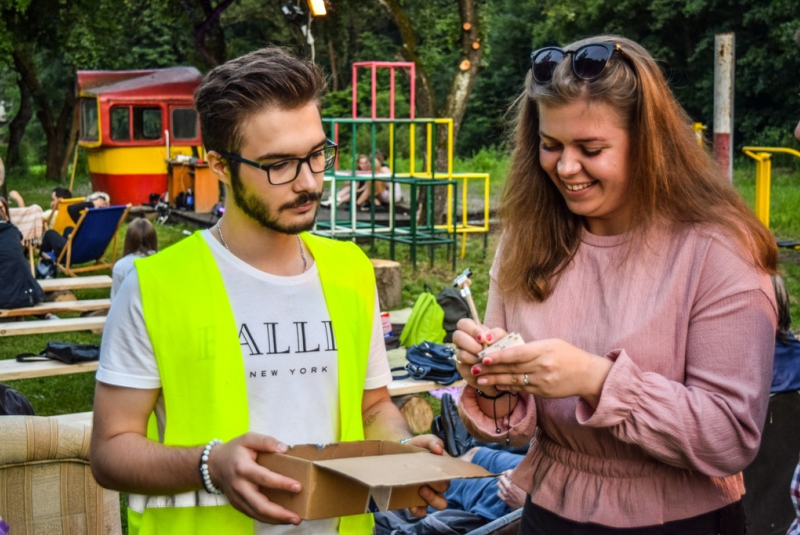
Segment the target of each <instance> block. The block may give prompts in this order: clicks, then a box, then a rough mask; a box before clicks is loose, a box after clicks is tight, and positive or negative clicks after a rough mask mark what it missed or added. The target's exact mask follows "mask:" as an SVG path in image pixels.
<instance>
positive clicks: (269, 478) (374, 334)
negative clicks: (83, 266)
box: [92, 48, 445, 534]
mask: <svg viewBox="0 0 800 535" xmlns="http://www.w3.org/2000/svg"><path fill="white" fill-rule="evenodd" d="M323 89H324V82H323V78H322V76H321V74H320V72H319V71H318V70H317V68H316V67H315V66H314V65H313V64H310V63H306V62H304V61H300V60H298V59H296V58H294V57H292V56H290V55H288V54H287V53H285V52H284V51H282V50H280V49H277V48H268V49H263V50H259V51H256V52H253V53H251V54H248V55H246V56H243V57H241V58H238V59H235V60H232V61H230V62H228V63H226V64H224V65H222V66H220V67H217V68H216V69H214V70H213V71H211V72H210V73H209V74H208V76H207V77H206V79H205V81H204V82H203V84H202V85H201V86H200V87H199V88H198V90H197V93H196V94H195V105H196V108H197V111H198V113H199V116H200V120H201V126H202V131H203V141H204V144H205V146H206V150H207V159H208V162H209V167H210V168H211V170H212V171H213V172H214V173H215V175H216V176H217V178H219V180H220V181H222V182H223V183H224V184H225V190H226V198H227V199H228V203H227V205H226V210H225V215H224V216H223V217H222V219H221V220H220V221H219V222H218V223H217V224H216V225H215V226H214V227H213V228H212V229H209V230H206V231H203V232H199V233H196V234H195V235H193V236H192V237H190V238H187V239H185V240H183V241H182V242H181V243H179V244H177V245H174V246H172V247H170V248H168V249H166V250H164V251H162V252H161V253H159V254H157V255H153V256H151V257H149V258H147V259H142V260H138V261H137V262H136V272H137V276H129V277H127V278H126V279H125V282H124V283H123V285H122V287H121V288H120V290H119V293H118V295H117V297H116V298H115V300H114V306H113V307H112V309H111V311H110V312H109V317H108V321H107V323H106V329H105V333H104V339H103V344H102V352H101V358H100V368H99V370H98V374H97V380H98V383H97V389H96V396H95V412H94V429H93V441H92V468H93V472H94V474H95V476H96V477H97V479H98V481H99V482H100V483H101V484H102V485H104V486H106V487H109V488H115V489H119V490H121V491H126V492H130V493H132V494H131V496H130V498H129V501H128V504H129V526H130V532H131V533H141V534H145V533H199V532H203V533H226V534H227V533H234V534H239V533H242V534H245V533H247V534H252V533H258V534H264V533H268V534H272V533H282V534H283V533H315V534H316V533H321V534H328V533H330V534H334V533H370V532H371V526H372V519H371V517H370V516H368V515H361V516H356V517H345V518H341V519H324V520H318V521H313V522H308V521H306V522H303V523H301V522H300V518H299V517H298V515H296V514H295V513H292V512H290V511H288V510H287V509H285V508H283V507H281V506H279V505H277V504H275V503H273V502H271V501H270V500H269V499H268V498H267V497H266V496H264V495H263V494H261V493H260V492H259V487H262V488H266V489H267V490H275V489H277V490H282V491H288V492H290V493H296V492H300V491H301V490H302V488H301V485H300V483H299V482H297V481H294V480H292V479H290V478H288V477H284V476H282V475H280V474H277V473H274V472H271V471H269V470H267V469H266V468H263V467H261V466H260V465H258V464H256V462H255V458H256V455H257V454H258V453H260V452H285V451H287V444H289V445H292V444H303V443H311V444H325V443H330V442H336V441H351V440H362V439H383V440H398V441H401V442H410V443H412V444H414V445H417V446H421V447H426V448H429V449H430V450H431V451H433V452H435V453H441V452H442V451H443V448H442V443H441V440H439V439H438V438H436V437H433V436H432V435H426V436H419V437H414V438H411V432H410V431H409V429H408V426H407V425H406V423H405V421H404V420H403V418H402V416H401V415H400V413H399V411H398V410H397V409H396V407H395V406H394V405H393V404H392V402H391V399H390V398H389V395H388V391H387V389H386V386H387V385H388V384H389V382H390V381H391V374H390V371H389V367H388V364H387V362H386V354H385V349H384V346H383V335H382V329H381V323H380V315H379V313H378V305H377V292H376V290H375V278H374V272H373V269H372V266H371V263H370V262H369V260H368V259H367V258H366V256H365V255H364V254H363V253H362V252H361V250H360V249H359V248H358V247H356V246H355V245H354V244H352V243H341V242H334V241H332V240H327V239H323V238H320V237H316V236H312V235H310V234H308V233H307V232H306V231H307V230H309V229H310V228H311V227H312V225H313V223H314V218H315V215H316V212H317V207H318V205H319V201H320V197H321V191H322V181H323V172H324V171H325V170H326V169H329V168H330V167H331V166H332V165H333V163H334V160H335V158H336V150H337V149H336V145H335V144H333V143H331V142H330V141H329V140H328V139H326V137H325V134H324V131H323V128H322V121H321V119H320V104H319V101H320V97H321V94H322V92H323ZM151 413H155V416H156V417H155V419H154V421H153V422H152V425H150V427H149V428H148V418H149V416H150V415H151ZM443 490H444V489H443V488H437V489H434V488H432V487H428V486H423V487H421V488H420V495H421V496H422V497H423V498H424V499H425V500H426V501H427V502H428V503H430V504H431V505H432V506H434V507H436V508H444V506H445V501H444V498H443V496H442V492H443ZM417 512H419V514H423V512H424V508H420V510H419V511H417ZM274 524H277V525H274Z"/></svg>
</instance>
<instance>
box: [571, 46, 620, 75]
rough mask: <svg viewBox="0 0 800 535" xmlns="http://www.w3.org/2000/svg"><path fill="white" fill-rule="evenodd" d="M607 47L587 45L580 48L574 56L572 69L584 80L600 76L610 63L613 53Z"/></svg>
mask: <svg viewBox="0 0 800 535" xmlns="http://www.w3.org/2000/svg"><path fill="white" fill-rule="evenodd" d="M612 52H613V51H609V50H608V49H607V48H606V47H603V46H599V45H586V46H584V47H581V48H579V49H578V50H577V51H576V52H575V55H574V56H573V57H572V70H573V72H575V76H577V77H578V78H581V79H583V80H593V79H595V78H597V77H598V76H600V73H601V72H603V69H604V68H605V66H606V63H608V60H609V58H610V57H611V53H612Z"/></svg>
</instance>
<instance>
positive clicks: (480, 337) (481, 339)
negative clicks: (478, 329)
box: [476, 334, 483, 342]
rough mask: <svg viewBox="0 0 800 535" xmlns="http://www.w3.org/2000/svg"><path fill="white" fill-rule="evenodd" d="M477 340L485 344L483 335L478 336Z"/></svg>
mask: <svg viewBox="0 0 800 535" xmlns="http://www.w3.org/2000/svg"><path fill="white" fill-rule="evenodd" d="M476 338H477V339H478V342H483V335H482V334H478V336H476Z"/></svg>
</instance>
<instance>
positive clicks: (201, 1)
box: [0, 0, 800, 179]
mask: <svg viewBox="0 0 800 535" xmlns="http://www.w3.org/2000/svg"><path fill="white" fill-rule="evenodd" d="M287 1H288V0H268V1H267V2H264V1H263V0H92V1H89V0H69V1H67V0H0V73H2V76H0V100H2V101H3V102H6V103H10V104H11V105H10V109H11V117H10V119H11V122H10V123H9V124H7V125H6V126H4V127H3V129H2V130H0V133H2V141H3V142H4V143H7V144H8V154H7V157H8V162H7V163H9V164H11V165H12V166H13V165H14V164H16V163H19V162H20V161H21V160H22V163H31V162H32V161H37V162H39V163H42V162H46V163H47V165H48V171H47V175H48V176H49V177H51V178H54V179H55V178H58V177H59V176H63V175H64V172H65V170H66V162H67V161H69V160H70V156H71V154H70V148H71V145H72V143H73V142H74V134H75V129H74V128H73V124H72V117H73V113H72V111H73V110H72V107H73V106H74V95H71V91H72V88H74V79H75V71H76V70H79V69H145V68H154V67H167V66H174V65H187V64H188V65H195V66H197V67H198V68H200V69H201V70H204V71H205V70H208V69H209V68H211V67H212V66H213V65H215V64H216V63H219V62H221V61H224V60H225V59H226V58H230V57H236V56H239V55H241V54H244V53H247V52H249V51H251V50H254V49H256V48H258V47H261V46H264V45H266V44H277V45H281V46H285V47H288V48H290V49H292V50H294V51H295V52H297V53H300V54H304V55H307V56H308V55H310V54H311V46H310V45H309V44H308V38H307V34H304V33H303V31H302V30H301V24H289V23H287V21H286V20H285V19H284V17H283V15H282V13H281V6H282V5H284V4H286V3H287ZM291 1H292V2H296V3H297V5H299V6H301V7H305V2H304V1H298V0H291ZM328 4H329V7H330V13H329V15H328V16H327V17H325V18H323V19H317V20H313V21H309V20H308V19H307V18H304V19H302V20H300V21H299V22H301V23H304V24H306V25H310V28H311V33H312V35H313V36H314V51H315V60H316V61H317V63H319V64H320V65H322V66H323V68H324V69H326V70H327V72H328V73H329V74H330V79H331V88H332V89H333V90H334V94H332V95H331V97H330V98H329V99H328V101H327V102H328V103H329V104H331V105H333V107H332V108H330V111H331V112H332V113H333V112H335V113H336V114H340V113H343V114H345V115H349V107H348V105H347V102H348V99H349V88H350V84H351V74H350V72H351V71H350V67H351V65H352V63H353V62H354V61H364V60H402V59H408V58H410V57H412V56H413V58H414V61H418V65H419V69H420V71H421V72H422V73H423V75H424V77H425V79H426V80H425V81H424V82H421V83H420V84H419V89H418V94H417V98H418V115H440V116H444V115H448V114H450V115H456V116H457V115H458V114H460V113H463V121H461V120H459V124H460V125H461V128H460V135H459V136H458V145H457V149H458V152H459V153H461V154H465V155H466V154H472V153H476V152H478V151H480V150H481V149H482V148H484V147H487V146H496V145H499V144H501V143H502V141H503V139H504V135H505V134H507V128H506V125H507V122H508V121H507V115H506V111H507V109H508V107H509V105H510V104H511V103H512V102H513V101H514V99H515V98H516V97H517V96H518V95H519V94H520V92H521V89H522V84H523V80H524V77H525V74H526V72H527V70H528V68H529V62H530V52H531V51H532V50H533V49H535V48H537V47H540V46H543V45H548V44H559V45H565V44H567V43H569V42H572V41H575V40H577V39H579V38H583V37H587V36H591V35H598V34H603V33H616V34H620V35H624V36H626V37H629V38H631V39H633V40H636V41H638V42H640V43H642V44H643V45H644V46H645V47H646V48H647V49H648V50H649V51H650V52H651V53H652V54H653V56H654V57H656V58H657V59H658V60H660V61H661V65H662V67H663V69H664V71H665V73H666V74H667V76H668V79H669V83H670V85H671V87H672V89H673V91H674V92H675V94H676V96H677V97H678V99H679V100H680V101H681V103H682V104H683V105H684V107H685V108H686V109H687V111H688V112H689V114H690V116H691V117H692V118H693V119H695V120H698V121H700V122H703V123H705V124H707V125H708V126H709V127H712V125H711V122H712V118H713V117H712V112H713V59H714V58H713V54H714V53H713V48H714V35H715V34H716V33H721V32H729V31H732V32H735V33H736V53H737V58H736V59H737V62H736V96H735V138H734V140H735V143H736V144H737V146H738V147H740V146H742V145H743V144H767V145H784V146H787V145H788V146H795V145H794V144H795V143H796V142H795V141H793V140H792V138H791V130H792V127H793V125H794V124H795V122H796V120H797V116H798V115H800V97H798V88H800V51H799V50H798V48H797V46H796V45H795V44H794V42H793V35H794V32H795V31H796V30H797V29H798V26H800V2H797V1H796V0H764V1H761V2H752V1H750V0H614V1H611V0H471V1H466V0H461V1H459V2H456V1H453V0H331V1H330V2H329V3H328ZM466 4H470V5H473V7H474V10H475V13H476V19H475V22H476V23H477V24H476V25H475V32H476V33H475V34H474V35H468V34H467V33H465V30H464V29H463V26H462V24H463V22H464V20H463V19H464V12H463V9H460V8H463V6H464V5H466ZM393 9H394V11H393ZM403 17H405V20H407V22H408V24H405V25H404V24H399V23H398V21H400V20H401V19H402V18H403ZM478 39H480V41H478ZM476 41H477V42H478V43H479V45H480V46H479V47H478V49H477V51H478V52H479V55H478V56H475V55H473V56H469V54H471V53H473V52H475V50H476V49H465V44H467V45H469V44H471V43H472V42H476ZM410 45H411V46H412V47H413V50H411V49H409V46H410ZM467 57H471V58H472V59H475V58H477V60H476V61H472V64H471V68H473V69H474V70H473V71H471V72H470V73H469V74H470V76H471V81H470V85H469V90H468V94H469V98H468V104H467V106H466V107H465V109H464V110H462V111H458V110H456V108H454V107H453V106H452V105H451V104H449V103H448V95H451V94H453V88H454V80H457V78H458V75H459V73H462V71H459V64H460V63H461V61H462V60H463V59H465V58H467ZM403 83H407V81H404V82H403ZM404 87H407V86H404ZM361 94H364V93H363V92H361ZM385 98H386V97H385V91H383V92H382V93H381V95H379V99H381V102H384V101H385ZM406 104H407V102H406V103H405V104H403V105H406ZM382 105H383V104H382ZM454 110H456V111H454ZM26 154H27V158H28V160H27V161H25V158H26Z"/></svg>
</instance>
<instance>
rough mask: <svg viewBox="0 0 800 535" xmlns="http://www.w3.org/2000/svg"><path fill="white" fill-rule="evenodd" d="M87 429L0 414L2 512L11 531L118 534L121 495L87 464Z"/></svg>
mask: <svg viewBox="0 0 800 535" xmlns="http://www.w3.org/2000/svg"><path fill="white" fill-rule="evenodd" d="M90 436H91V427H89V426H87V425H84V424H81V423H75V422H66V421H59V420H57V419H55V418H46V417H41V416H0V437H2V439H0V516H2V517H3V519H4V520H5V521H6V522H7V523H8V525H9V528H10V533H11V534H13V535H22V534H30V535H33V534H37V535H38V534H47V535H59V534H85V533H86V534H88V533H92V534H95V533H96V534H104V535H105V534H111V535H114V534H119V533H121V532H122V530H121V527H120V506H119V494H118V493H117V492H115V491H111V490H107V489H104V488H102V487H101V486H100V485H98V484H97V481H95V479H94V477H93V476H92V472H91V469H90V468H89V441H90Z"/></svg>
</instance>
